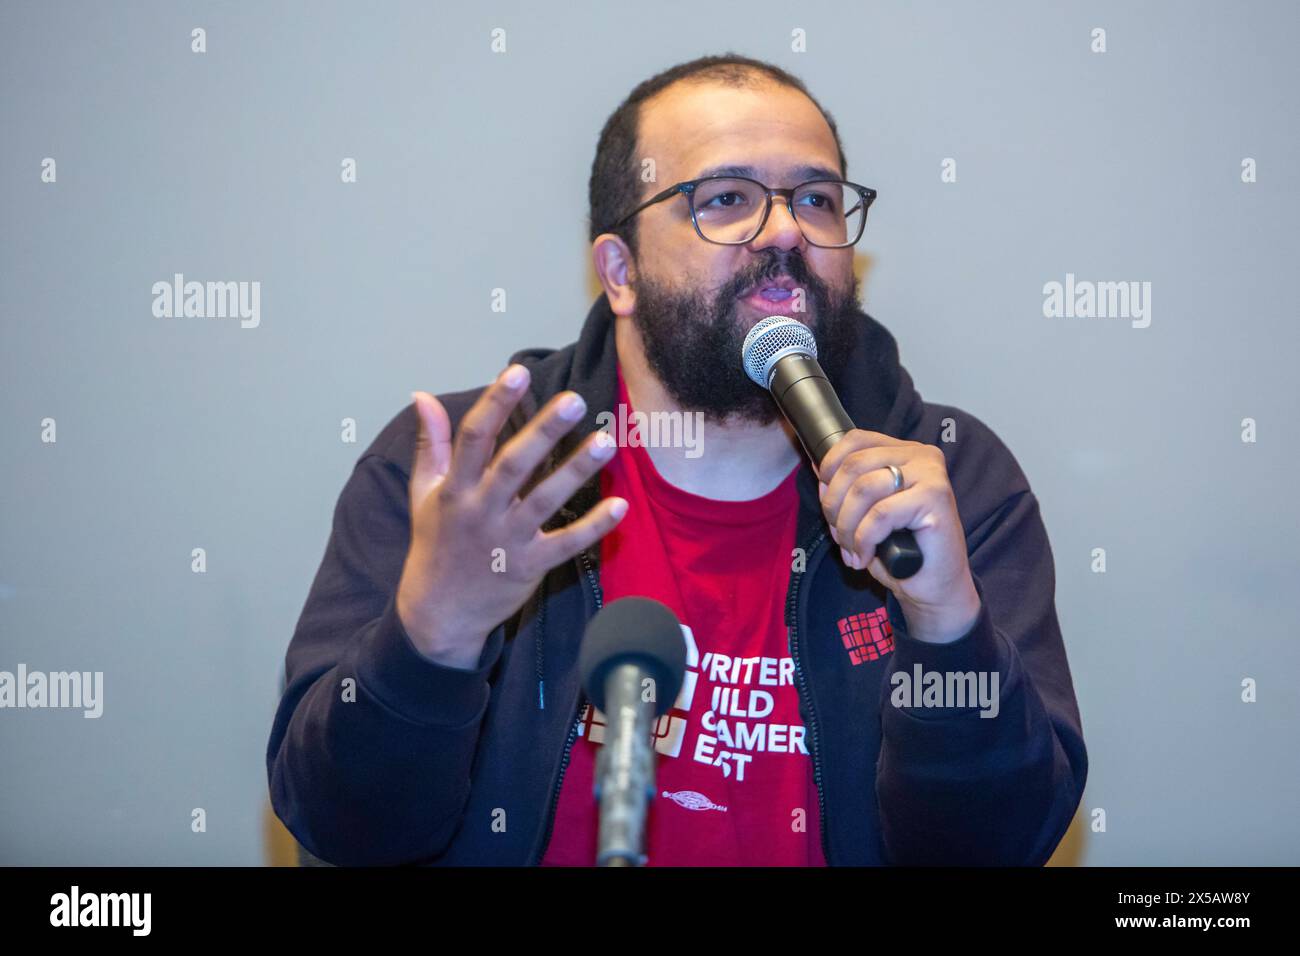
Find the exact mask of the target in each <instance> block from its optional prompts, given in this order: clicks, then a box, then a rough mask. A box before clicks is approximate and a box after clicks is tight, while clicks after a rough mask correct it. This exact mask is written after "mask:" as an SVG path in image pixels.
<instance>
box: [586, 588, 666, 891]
mask: <svg viewBox="0 0 1300 956" xmlns="http://www.w3.org/2000/svg"><path fill="white" fill-rule="evenodd" d="M578 673H579V674H580V675H581V676H582V687H583V690H584V691H585V692H586V694H587V697H588V698H589V699H590V700H591V702H592V705H593V706H595V707H597V708H598V709H599V710H600V711H601V712H602V713H603V714H604V715H605V722H606V723H605V742H604V745H603V746H602V747H601V749H600V753H599V755H598V756H597V758H596V781H595V788H594V795H595V797H596V800H597V801H598V802H599V805H600V811H599V812H600V830H599V834H600V835H599V838H598V840H597V844H596V865H597V866H642V865H644V864H645V862H646V855H645V850H644V845H645V818H646V810H647V807H648V805H649V801H650V800H651V799H652V798H653V797H654V748H653V747H652V746H651V743H650V734H651V731H652V729H653V728H652V725H653V723H654V721H655V720H656V719H657V718H659V717H661V716H663V715H664V714H666V713H667V712H668V709H669V708H670V707H672V705H673V701H675V700H676V699H677V694H678V692H680V691H681V689H682V680H683V679H684V677H685V675H686V639H685V637H683V636H682V625H681V623H680V622H679V621H678V620H677V615H675V614H673V612H672V611H670V610H669V609H668V608H667V607H666V606H664V605H663V604H661V603H659V602H658V601H654V600H651V599H650V598H644V597H626V598H619V599H618V600H617V601H611V602H610V603H609V604H607V605H606V606H605V607H603V608H601V609H600V610H599V611H597V612H596V616H595V617H593V618H592V619H591V623H590V624H588V625H587V632H586V634H585V635H584V637H583V640H582V649H581V650H580V651H579V652H578Z"/></svg>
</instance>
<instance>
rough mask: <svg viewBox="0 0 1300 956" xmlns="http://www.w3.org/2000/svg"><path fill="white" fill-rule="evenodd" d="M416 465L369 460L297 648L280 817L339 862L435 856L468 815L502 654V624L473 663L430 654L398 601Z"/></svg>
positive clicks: (280, 721)
mask: <svg viewBox="0 0 1300 956" xmlns="http://www.w3.org/2000/svg"><path fill="white" fill-rule="evenodd" d="M407 501H408V485H407V478H406V476H405V474H404V473H403V472H402V471H401V470H400V469H398V468H397V467H395V466H394V465H393V463H392V462H390V461H388V460H386V459H384V458H383V457H382V456H380V455H377V454H370V453H368V454H366V455H364V456H363V457H362V458H361V459H360V460H359V461H358V462H357V464H356V467H355V468H354V470H353V472H352V475H351V477H350V478H349V479H348V481H347V483H346V485H345V486H344V488H343V491H342V493H341V494H340V495H339V499H338V503H337V505H336V507H335V510H334V522H333V528H332V530H331V533H330V537H329V542H328V544H327V545H326V549H325V556H324V558H323V560H322V561H321V565H320V568H319V570H318V571H317V573H316V577H315V580H314V581H313V583H312V586H311V590H310V592H309V594H308V596H307V601H306V604H305V606H304V607H303V610H302V614H301V616H300V617H299V620H298V624H297V627H296V629H295V631H294V634H293V638H292V640H291V641H290V643H289V650H288V654H287V655H286V658H285V690H284V693H283V697H282V699H281V700H280V704H279V707H278V708H277V710H276V714H275V721H274V724H273V727H272V730H271V737H270V741H269V743H268V745H267V752H266V767H267V776H268V780H269V783H270V791H271V804H272V807H273V808H274V809H275V812H276V815H277V816H279V818H280V819H281V820H283V821H284V824H285V826H287V827H288V829H289V831H290V832H291V833H292V834H293V835H294V836H295V837H296V838H297V840H298V841H299V842H300V843H301V844H302V845H303V846H304V847H306V848H307V850H309V851H310V852H311V853H313V854H314V855H316V856H317V857H320V858H321V859H322V860H325V861H326V862H328V863H333V864H337V865H344V866H349V865H387V864H400V863H415V862H425V861H429V860H432V859H434V858H436V857H437V856H438V855H439V854H441V853H442V852H443V851H444V850H445V849H446V847H447V845H448V843H449V842H450V841H451V838H452V836H453V834H454V833H455V831H456V829H457V827H458V826H459V825H460V821H461V816H462V813H463V811H464V806H465V802H466V800H467V799H468V795H469V784H470V767H471V763H472V760H473V756H474V751H475V748H476V746H477V742H478V736H479V728H480V724H481V723H482V720H483V716H484V713H485V712H486V709H487V702H488V693H489V685H488V675H489V673H490V671H491V669H492V667H493V665H494V664H495V663H496V661H497V659H498V657H499V656H500V653H501V649H502V645H503V640H504V629H503V628H501V627H498V628H497V629H496V630H494V631H493V633H492V634H491V636H490V637H489V638H488V641H487V644H486V646H485V647H484V649H483V653H482V655H481V657H480V659H479V662H478V666H477V667H476V668H475V669H473V670H468V669H463V668H456V667H448V666H444V665H441V664H438V663H435V662H434V661H432V660H430V659H429V658H427V657H425V656H424V655H423V654H421V653H420V652H419V651H418V650H417V649H416V648H415V646H414V645H413V644H412V643H411V639H410V637H409V636H408V635H407V634H406V632H405V630H404V628H403V627H402V623H401V619H400V618H399V617H398V615H397V612H396V608H395V603H394V602H395V594H396V590H397V582H398V579H399V577H400V574H401V568H402V564H403V562H404V561H405V558H406V551H407V547H408V542H409V538H410V524H409V507H408V504H407Z"/></svg>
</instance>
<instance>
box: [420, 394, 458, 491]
mask: <svg viewBox="0 0 1300 956" xmlns="http://www.w3.org/2000/svg"><path fill="white" fill-rule="evenodd" d="M411 401H412V402H414V403H415V414H416V417H417V418H418V419H419V423H420V431H419V434H418V435H417V436H416V439H415V456H414V460H413V461H412V463H411V504H412V507H413V508H414V505H415V504H416V503H417V502H419V501H422V500H423V499H424V497H425V495H427V494H428V493H429V492H430V491H432V490H433V489H434V488H436V487H438V485H439V484H440V483H441V482H442V480H443V478H444V477H446V475H447V469H449V468H450V467H451V419H450V418H449V417H448V415H447V410H446V409H445V408H443V407H442V402H440V401H438V400H437V399H436V398H434V397H433V396H432V395H430V394H429V393H428V392H412V393H411Z"/></svg>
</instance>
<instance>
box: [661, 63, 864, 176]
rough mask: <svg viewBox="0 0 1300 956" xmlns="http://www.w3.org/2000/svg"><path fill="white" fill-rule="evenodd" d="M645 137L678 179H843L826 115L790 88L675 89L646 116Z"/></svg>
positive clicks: (664, 170) (664, 166) (711, 86)
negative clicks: (718, 177) (710, 177)
mask: <svg viewBox="0 0 1300 956" xmlns="http://www.w3.org/2000/svg"><path fill="white" fill-rule="evenodd" d="M641 138H642V140H643V142H642V144H641V145H642V148H643V150H644V151H645V153H646V155H650V156H655V158H656V162H657V165H658V166H659V168H660V171H661V172H662V173H663V175H664V176H666V177H671V179H674V180H684V179H698V178H702V177H705V176H748V177H750V178H752V179H758V180H761V181H763V182H765V183H767V184H768V185H773V186H775V185H778V184H780V183H783V182H785V183H788V184H789V185H794V184H796V183H800V182H803V181H805V180H808V179H824V178H829V179H835V178H838V177H839V176H840V175H841V174H840V170H839V150H838V147H837V146H836V143H835V137H834V136H833V135H832V133H831V130H830V126H828V125H827V123H826V119H825V117H823V116H822V114H821V111H820V110H818V109H817V107H816V105H815V104H814V103H813V102H812V101H811V100H810V99H808V97H806V96H804V95H803V94H802V93H800V92H799V91H798V90H794V89H791V88H789V87H783V86H777V85H770V84H765V85H763V86H762V87H759V88H742V89H736V88H732V87H726V86H720V85H716V84H706V85H696V84H684V85H682V86H680V87H677V88H669V89H668V90H665V91H664V92H663V93H662V94H661V95H660V96H659V97H656V98H655V99H652V100H651V104H650V109H648V110H647V111H646V112H645V113H643V115H642V122H641Z"/></svg>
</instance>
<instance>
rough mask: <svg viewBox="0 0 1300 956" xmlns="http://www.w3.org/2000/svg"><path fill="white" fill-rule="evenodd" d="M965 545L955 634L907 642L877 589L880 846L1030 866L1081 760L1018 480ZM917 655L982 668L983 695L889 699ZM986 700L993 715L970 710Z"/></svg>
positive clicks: (894, 606)
mask: <svg viewBox="0 0 1300 956" xmlns="http://www.w3.org/2000/svg"><path fill="white" fill-rule="evenodd" d="M1016 473H1017V476H1018V478H1019V481H1017V482H1015V484H1021V483H1022V482H1023V475H1020V474H1019V469H1018V468H1016ZM985 478H986V479H988V478H989V475H988V474H987V473H985ZM990 483H992V484H994V486H996V482H990ZM985 487H988V484H985ZM1002 487H1006V485H1005V483H1004V484H1003V485H1002ZM967 546H968V554H969V557H970V565H971V573H972V576H973V578H974V581H975V588H976V590H977V591H978V592H979V595H980V601H981V608H980V613H979V617H978V619H977V620H976V622H975V625H974V627H973V628H972V629H971V630H970V632H968V633H967V634H966V635H965V636H964V637H962V638H960V639H958V640H956V641H953V642H952V643H950V644H945V645H935V644H927V643H925V642H922V641H918V640H917V639H916V638H914V637H911V636H910V635H909V634H908V633H907V627H906V621H905V618H904V616H903V612H902V609H901V607H900V606H899V604H898V601H897V599H896V598H895V597H894V595H893V593H892V592H891V593H890V594H889V595H888V597H887V598H886V606H887V611H888V614H889V619H890V621H891V623H892V625H893V629H894V653H893V655H892V658H893V660H892V662H891V664H890V667H889V669H888V671H887V673H886V675H885V684H884V686H883V687H882V689H881V708H882V714H881V723H882V728H881V730H882V742H881V748H880V760H879V764H878V766H877V778H876V793H877V797H878V799H879V802H880V812H881V827H882V839H883V842H884V849H885V858H886V860H887V861H888V862H890V863H894V864H902V865H932V864H959V865H960V864H968V865H1020V866H1026V865H1027V866H1041V865H1042V864H1044V863H1046V862H1047V859H1048V858H1049V857H1050V856H1051V854H1052V852H1053V850H1055V848H1056V846H1057V844H1058V843H1059V842H1060V840H1061V838H1062V837H1063V836H1064V834H1065V831H1066V829H1067V827H1068V826H1069V824H1070V821H1071V819H1072V818H1073V816H1074V812H1075V810H1076V808H1077V807H1078V805H1079V800H1080V798H1081V796H1082V794H1083V785H1084V781H1085V779H1086V777H1087V769H1088V760H1087V753H1086V751H1085V748H1084V742H1083V732H1082V725H1081V722H1080V718H1079V710H1078V705H1077V703H1076V701H1075V696H1074V688H1073V684H1072V682H1071V679H1070V671H1069V665H1068V663H1067V661H1066V655H1065V646H1064V644H1063V643H1062V640H1061V629H1060V625H1059V623H1058V622H1057V617H1056V606H1055V591H1056V578H1055V570H1054V565H1053V561H1052V552H1051V548H1050V546H1049V544H1048V539H1047V532H1046V529H1045V528H1044V526H1043V521H1042V517H1041V515H1040V514H1039V507H1038V501H1037V499H1036V498H1035V497H1034V494H1033V492H1032V491H1030V490H1028V485H1027V483H1025V484H1023V489H1022V490H1018V491H1016V492H1015V493H1013V494H1012V495H1010V496H1009V497H1008V498H1007V499H1006V500H1005V501H1003V502H1002V503H1001V505H1000V506H999V507H997V508H996V509H994V511H993V513H992V514H991V515H990V516H989V517H988V518H986V519H985V520H984V521H983V522H982V523H981V524H980V525H979V526H978V527H977V528H975V529H974V531H973V532H971V533H970V534H968V536H967ZM918 664H919V665H921V667H922V671H923V673H924V672H929V671H941V672H954V671H959V672H967V671H973V672H975V673H976V674H977V675H978V674H979V673H980V672H984V673H985V674H987V675H988V677H989V679H988V681H987V683H986V685H985V686H986V688H992V675H996V676H997V678H998V688H997V694H996V705H994V704H992V703H991V700H992V698H993V696H994V695H992V694H989V695H988V696H987V697H986V698H985V701H986V703H983V704H982V703H978V702H977V703H976V704H975V705H974V706H967V707H964V708H955V707H949V708H946V709H941V708H934V707H911V706H895V705H894V703H893V702H892V701H891V695H892V694H893V693H894V691H895V688H896V686H897V685H896V684H895V683H894V680H893V678H894V675H895V674H897V673H900V672H901V673H904V674H907V675H908V676H909V678H913V679H914V678H915V673H916V672H915V666H916V665H918ZM967 703H968V704H969V703H970V702H969V701H968V702H967ZM994 707H996V716H987V717H985V716H981V711H983V712H985V713H990V714H991V713H992V712H993V711H994Z"/></svg>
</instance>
